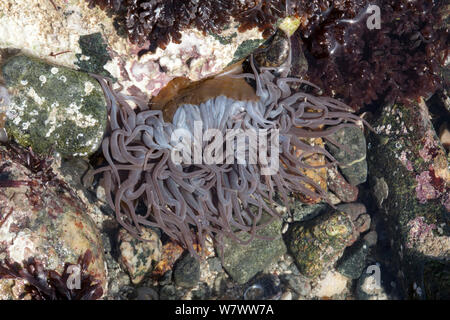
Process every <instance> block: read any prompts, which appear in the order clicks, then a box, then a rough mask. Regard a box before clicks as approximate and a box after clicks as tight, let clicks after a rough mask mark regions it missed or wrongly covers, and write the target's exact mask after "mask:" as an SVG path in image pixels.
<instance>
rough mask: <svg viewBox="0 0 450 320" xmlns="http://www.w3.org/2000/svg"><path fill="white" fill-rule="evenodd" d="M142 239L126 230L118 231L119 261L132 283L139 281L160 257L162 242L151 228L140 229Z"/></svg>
mask: <svg viewBox="0 0 450 320" xmlns="http://www.w3.org/2000/svg"><path fill="white" fill-rule="evenodd" d="M140 237H141V238H142V240H140V239H137V238H135V237H133V236H132V235H131V234H130V233H129V232H128V231H127V230H125V229H121V230H120V231H119V241H118V242H119V249H120V262H121V264H122V266H123V268H124V269H125V270H126V271H127V272H128V274H129V275H130V277H131V281H132V282H133V283H134V284H137V283H139V282H141V281H142V280H143V279H144V277H145V276H146V275H148V274H149V273H150V272H151V271H152V270H153V266H154V265H155V264H156V263H157V262H158V261H159V260H160V259H161V254H162V244H161V240H159V236H158V235H157V234H156V232H155V231H153V230H152V229H142V234H141V235H140Z"/></svg>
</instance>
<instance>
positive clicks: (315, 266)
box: [286, 208, 370, 278]
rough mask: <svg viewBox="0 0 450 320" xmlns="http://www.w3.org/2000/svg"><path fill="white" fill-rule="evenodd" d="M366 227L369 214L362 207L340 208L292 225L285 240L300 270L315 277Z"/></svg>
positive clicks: (333, 261)
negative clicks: (356, 208)
mask: <svg viewBox="0 0 450 320" xmlns="http://www.w3.org/2000/svg"><path fill="white" fill-rule="evenodd" d="M344 210H345V211H346V212H344ZM364 211H365V210H364ZM367 221H368V223H367ZM369 226H370V217H369V216H368V215H366V214H364V212H362V210H354V212H349V210H347V209H346V208H342V209H341V210H339V211H336V212H334V211H330V212H328V213H326V214H323V215H320V216H319V217H317V218H316V219H313V220H310V221H306V222H303V223H295V224H293V225H292V227H291V228H290V229H289V230H288V236H287V239H286V241H287V242H286V243H287V247H288V249H289V251H290V253H291V254H292V256H293V257H294V260H295V262H296V264H297V266H298V268H299V271H300V272H301V273H302V274H303V275H305V276H307V277H310V278H316V277H318V276H319V275H321V274H322V272H324V270H326V269H327V268H328V267H330V266H331V265H333V264H334V263H335V262H336V261H337V260H338V259H339V258H340V257H341V256H342V254H343V252H344V250H345V248H346V247H347V246H350V245H351V244H353V243H354V242H355V241H356V240H357V238H358V236H359V233H360V232H364V231H366V230H367V229H368V227H369Z"/></svg>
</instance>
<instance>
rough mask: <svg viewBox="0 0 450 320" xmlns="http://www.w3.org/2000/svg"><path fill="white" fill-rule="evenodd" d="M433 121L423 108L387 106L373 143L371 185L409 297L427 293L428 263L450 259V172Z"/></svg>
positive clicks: (371, 139)
mask: <svg viewBox="0 0 450 320" xmlns="http://www.w3.org/2000/svg"><path fill="white" fill-rule="evenodd" d="M430 119H431V116H430V114H429V112H428V109H427V107H426V105H425V104H424V103H423V102H419V103H417V104H416V105H414V106H413V107H412V106H408V107H406V106H402V105H393V106H386V107H385V108H384V109H383V112H382V114H381V116H380V118H379V119H378V120H377V121H375V123H374V124H373V125H372V126H373V127H374V129H375V131H376V132H377V134H371V135H370V137H369V143H370V145H371V148H370V149H369V150H370V151H369V156H368V162H369V172H370V176H371V180H370V185H371V187H372V190H373V193H374V194H375V197H376V198H377V199H378V200H377V202H378V205H379V206H380V208H381V209H380V211H381V213H383V214H384V216H385V219H386V226H387V229H386V232H387V235H388V237H389V238H390V240H389V241H390V243H391V247H392V250H393V252H394V255H393V256H392V257H391V263H392V264H393V265H394V266H395V268H397V269H398V270H400V272H401V273H402V274H403V275H404V276H403V277H401V279H400V282H399V291H400V292H402V294H403V295H404V296H406V297H413V296H414V297H416V296H417V294H416V292H415V290H414V289H412V288H413V287H414V283H416V286H417V287H418V288H421V286H420V285H419V282H420V279H421V277H422V268H423V265H424V263H426V262H427V261H429V260H433V259H449V257H450V228H449V226H450V224H449V218H450V216H449V215H448V211H449V210H450V200H449V199H450V198H449V197H450V196H449V194H450V192H449V190H450V189H449V186H450V172H449V166H448V159H447V156H446V153H445V151H444V149H443V147H442V145H441V144H440V141H439V139H438V137H437V135H436V133H435V131H434V128H433V125H432V123H431V120H430ZM380 181H382V182H383V185H384V187H383V188H380ZM380 190H382V191H383V190H384V191H383V192H382V194H381V196H380ZM377 194H378V195H377ZM381 199H383V200H382V201H381ZM422 290H423V288H422ZM422 297H424V296H422Z"/></svg>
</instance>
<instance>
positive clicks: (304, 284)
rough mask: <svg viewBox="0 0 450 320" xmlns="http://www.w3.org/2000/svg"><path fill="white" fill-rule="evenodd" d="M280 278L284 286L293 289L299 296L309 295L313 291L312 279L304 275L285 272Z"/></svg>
mask: <svg viewBox="0 0 450 320" xmlns="http://www.w3.org/2000/svg"><path fill="white" fill-rule="evenodd" d="M280 279H281V282H282V284H283V285H284V287H286V288H289V289H291V290H292V291H293V292H295V293H296V294H297V295H299V296H308V295H309V294H310V293H311V283H310V280H309V279H307V278H306V277H304V276H302V275H294V274H283V275H281V276H280Z"/></svg>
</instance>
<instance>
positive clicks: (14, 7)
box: [0, 0, 265, 99]
mask: <svg viewBox="0 0 450 320" xmlns="http://www.w3.org/2000/svg"><path fill="white" fill-rule="evenodd" d="M57 5H58V10H55V9H54V8H53V6H52V4H51V2H50V1H46V2H45V3H39V4H38V3H33V4H30V2H29V1H27V0H14V1H0V12H2V13H3V14H2V15H1V16H0V25H1V26H2V29H1V30H0V39H1V40H0V42H1V45H2V47H14V48H19V49H21V50H23V51H24V52H26V53H27V54H30V55H32V56H35V57H40V58H43V59H49V60H51V61H54V62H55V63H58V64H60V65H64V66H67V67H69V68H73V69H77V68H78V67H79V68H81V69H82V70H83V71H88V72H92V71H94V72H95V73H100V74H104V75H105V74H108V73H109V74H111V75H112V77H113V78H115V79H117V80H118V81H119V82H120V83H121V84H122V85H123V86H124V88H123V90H122V92H123V93H125V94H133V95H135V96H140V97H143V98H145V99H148V98H150V97H151V96H152V95H156V94H157V93H158V91H159V90H160V89H161V88H163V87H164V86H165V85H166V84H167V83H168V82H169V81H170V80H171V79H172V78H174V77H183V76H184V77H188V78H189V79H191V80H194V81H196V80H200V79H203V78H205V77H209V76H211V75H213V74H217V73H218V72H220V71H222V70H223V69H224V68H225V67H226V66H227V65H228V64H229V63H230V62H231V61H232V60H233V59H242V58H243V57H245V56H247V55H248V54H249V53H251V52H252V51H253V50H254V49H255V48H257V47H258V46H259V45H260V44H261V43H262V42H264V41H265V40H264V39H263V37H262V32H261V31H259V30H258V28H253V29H251V30H248V31H245V32H239V31H238V27H239V24H238V23H237V22H231V23H230V24H229V26H227V27H226V28H225V30H223V32H221V33H220V34H211V33H204V32H202V31H199V30H197V29H195V28H189V29H185V30H183V31H181V34H180V39H179V40H180V41H179V43H174V42H171V43H170V44H168V45H167V47H166V48H165V49H164V50H163V49H157V50H156V52H155V53H151V52H146V51H147V50H146V49H148V47H149V45H148V44H146V45H144V46H139V45H133V44H131V43H130V42H129V41H128V39H127V37H123V36H119V35H118V33H117V30H116V29H117V28H116V27H117V23H116V22H115V19H114V16H111V15H110V16H108V14H107V13H106V12H105V11H103V10H101V9H100V8H99V7H96V8H93V9H89V8H88V4H87V2H85V1H79V0H77V4H76V5H75V4H74V2H73V1H67V2H66V1H59V2H58V4H57ZM49 21H51V22H52V23H49ZM30 30H32V32H31V33H30ZM99 33H101V37H100V34H99ZM24 34H26V35H27V37H24V36H23V35H24ZM55 35H58V36H55ZM177 42H178V41H177ZM105 44H107V50H105V49H106V48H105ZM50 53H51V54H52V55H51V56H49V54H50Z"/></svg>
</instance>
